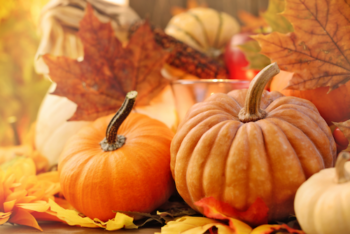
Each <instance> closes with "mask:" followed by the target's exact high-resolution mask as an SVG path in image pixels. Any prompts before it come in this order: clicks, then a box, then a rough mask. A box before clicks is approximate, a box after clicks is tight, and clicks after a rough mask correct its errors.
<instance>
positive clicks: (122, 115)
mask: <svg viewBox="0 0 350 234" xmlns="http://www.w3.org/2000/svg"><path fill="white" fill-rule="evenodd" d="M136 97H137V92H136V91H131V92H128V93H127V94H126V97H125V100H124V102H123V104H122V106H121V107H120V109H119V110H118V111H117V113H116V114H115V115H114V117H113V118H112V120H111V122H109V124H108V127H107V130H106V138H104V139H103V140H102V141H101V142H100V145H101V148H102V150H104V151H113V150H116V149H119V148H120V147H122V146H123V145H124V144H125V141H126V137H125V136H123V135H118V134H117V133H118V129H119V127H120V125H121V124H122V123H123V122H124V120H125V119H126V118H127V117H128V116H129V114H130V112H131V111H132V108H133V107H134V104H135V99H136Z"/></svg>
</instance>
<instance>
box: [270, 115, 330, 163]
mask: <svg viewBox="0 0 350 234" xmlns="http://www.w3.org/2000/svg"><path fill="white" fill-rule="evenodd" d="M291 116H293V117H294V118H291ZM270 117H276V118H279V119H282V120H284V121H287V122H289V123H290V124H293V125H294V126H296V127H297V128H299V129H300V130H301V131H302V132H303V133H304V134H306V135H307V136H308V138H310V139H312V142H313V143H314V144H315V143H316V148H317V150H318V151H319V152H320V154H321V155H322V157H323V160H324V162H325V167H331V166H333V164H334V159H335V154H336V149H335V147H334V146H333V143H334V142H333V141H332V139H330V137H329V136H327V134H326V133H325V132H324V131H323V130H322V129H321V128H320V127H319V124H318V122H315V121H314V120H313V119H312V118H310V117H309V116H308V115H306V114H304V113H302V112H299V111H297V110H293V109H280V110H277V111H275V112H274V113H273V115H270ZM315 125H316V126H315ZM315 132H317V133H315ZM321 138H322V139H323V140H322V141H321V140H320V139H321ZM325 142H326V143H325ZM334 144H335V143H334ZM327 146H328V147H327ZM329 156H331V157H332V158H329Z"/></svg>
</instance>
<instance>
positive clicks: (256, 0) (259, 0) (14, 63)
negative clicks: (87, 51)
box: [0, 0, 268, 146]
mask: <svg viewBox="0 0 350 234" xmlns="http://www.w3.org/2000/svg"><path fill="white" fill-rule="evenodd" d="M89 1H91V2H93V1H94V0H89ZM106 1H107V0H106ZM108 1H109V2H117V3H119V4H125V5H129V6H130V7H131V8H132V9H134V10H135V11H136V13H137V14H138V15H139V16H140V17H141V18H148V19H149V21H150V22H151V24H153V25H154V26H157V27H161V28H165V26H166V25H167V23H168V22H169V20H170V18H171V17H172V16H173V15H174V14H176V13H179V12H181V11H184V10H185V9H186V8H188V7H189V5H190V4H194V2H195V4H197V5H198V6H207V7H210V8H214V9H216V10H219V11H224V12H226V13H228V14H230V15H232V16H234V17H236V18H237V19H238V17H237V15H238V12H239V11H240V10H244V11H247V12H250V13H252V14H254V15H259V12H261V11H264V10H266V8H267V5H268V0H197V1H188V0H108ZM48 2H49V0H7V1H2V4H1V5H2V6H1V8H0V74H1V78H0V146H7V145H13V144H14V142H15V140H16V139H15V138H16V136H15V133H14V131H13V129H14V128H15V129H16V131H17V132H18V134H19V138H23V133H24V132H27V131H28V130H29V129H30V128H31V127H33V126H32V124H33V123H34V122H35V119H36V117H37V113H38V109H39V107H40V104H41V101H42V99H43V97H44V96H45V94H46V92H47V90H48V88H49V86H50V84H51V82H50V81H49V80H47V79H46V78H45V77H44V76H43V75H41V74H37V73H36V71H35V68H34V57H35V53H36V50H37V49H38V46H39V43H40V33H39V30H38V28H39V27H38V26H39V18H40V12H41V10H42V8H43V7H44V6H45V5H46V4H47V3H48ZM51 2H55V1H51ZM238 20H239V19H238ZM11 122H13V123H12V124H11Z"/></svg>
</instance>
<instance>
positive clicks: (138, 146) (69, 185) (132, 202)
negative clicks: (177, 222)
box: [58, 91, 175, 221]
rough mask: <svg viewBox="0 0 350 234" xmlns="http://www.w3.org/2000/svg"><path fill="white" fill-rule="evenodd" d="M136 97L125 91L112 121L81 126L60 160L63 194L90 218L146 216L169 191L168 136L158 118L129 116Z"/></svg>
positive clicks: (59, 167) (172, 182)
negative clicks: (125, 213) (118, 214)
mask: <svg viewBox="0 0 350 234" xmlns="http://www.w3.org/2000/svg"><path fill="white" fill-rule="evenodd" d="M136 95H137V92H136V91H132V92H129V93H128V94H127V98H126V99H125V102H124V104H123V105H122V107H121V109H120V110H119V111H118V112H117V114H116V115H115V116H114V117H113V116H107V117H102V118H99V119H97V120H96V121H95V122H93V123H92V124H90V125H88V126H86V127H84V128H82V129H81V130H80V131H79V132H78V133H77V134H76V135H74V136H73V137H71V138H70V140H69V141H68V143H67V144H66V146H65V148H64V150H63V153H62V154H61V156H60V159H59V164H58V171H59V175H60V184H61V189H62V193H63V194H64V196H65V197H66V199H67V200H68V201H69V203H70V204H72V206H73V207H74V208H75V209H77V210H78V211H80V212H81V213H83V214H84V215H86V216H88V217H90V218H98V219H100V220H102V221H107V220H108V219H111V218H114V216H115V213H113V211H135V212H151V211H153V210H154V209H156V208H157V207H158V206H160V205H161V204H162V203H164V202H165V201H167V199H168V198H169V197H170V195H171V194H172V192H173V191H174V187H175V186H174V181H173V179H172V177H171V172H170V166H169V164H170V143H171V140H172V138H173V133H172V131H171V130H170V129H169V128H168V127H167V126H166V125H165V124H163V123H162V122H160V121H158V120H155V119H151V118H150V117H148V116H146V115H142V114H137V113H130V112H131V110H132V107H133V104H134V102H135V98H136ZM129 113H130V114H129ZM106 129H107V132H106ZM117 133H118V135H117ZM105 136H106V138H104V137H105ZM102 140H103V141H102ZM100 144H101V145H100Z"/></svg>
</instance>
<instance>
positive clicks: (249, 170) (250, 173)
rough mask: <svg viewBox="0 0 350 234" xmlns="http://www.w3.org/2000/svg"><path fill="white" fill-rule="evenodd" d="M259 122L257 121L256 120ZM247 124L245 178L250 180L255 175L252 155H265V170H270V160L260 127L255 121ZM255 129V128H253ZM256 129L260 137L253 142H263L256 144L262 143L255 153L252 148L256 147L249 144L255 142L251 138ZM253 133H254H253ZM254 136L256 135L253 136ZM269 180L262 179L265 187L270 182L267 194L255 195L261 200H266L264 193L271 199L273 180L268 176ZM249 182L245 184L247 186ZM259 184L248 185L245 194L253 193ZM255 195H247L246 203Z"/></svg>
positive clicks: (253, 199) (252, 199) (254, 198)
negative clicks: (247, 161)
mask: <svg viewBox="0 0 350 234" xmlns="http://www.w3.org/2000/svg"><path fill="white" fill-rule="evenodd" d="M258 122H259V121H258ZM246 125H247V138H248V143H249V146H248V148H249V151H248V152H249V154H248V155H249V163H248V168H247V178H248V181H252V180H254V178H255V177H256V175H254V173H255V172H254V171H253V170H252V166H253V165H255V164H256V163H257V162H256V159H254V156H256V155H258V156H259V158H261V157H262V156H265V158H264V159H263V160H265V161H266V165H267V170H266V171H271V162H270V158H269V157H268V153H267V150H266V146H265V139H264V137H263V129H262V128H261V127H260V125H259V124H257V123H256V122H249V123H246ZM254 129H255V130H254ZM256 131H259V134H258V135H259V136H258V137H257V138H260V139H256V140H255V142H258V141H259V140H263V144H258V145H262V146H261V149H257V150H255V151H258V152H259V153H258V154H257V153H256V152H254V149H255V148H256V146H255V147H254V145H252V146H251V143H255V142H254V140H251V139H253V137H254V135H255V134H256ZM254 133H255V134H254ZM254 138H256V137H254ZM261 150H263V151H264V153H261ZM259 164H260V165H259V167H261V163H259ZM259 176H262V175H261V174H259ZM265 176H267V177H270V176H268V173H266V175H265ZM269 179H270V180H269V181H266V180H265V181H264V186H263V187H266V186H267V185H266V184H267V183H270V189H268V192H267V193H268V194H265V196H264V194H260V196H257V197H259V198H261V199H263V200H265V201H266V199H265V198H266V195H269V198H270V199H271V200H272V201H273V197H271V196H273V194H274V193H273V191H272V188H273V185H274V183H273V182H274V181H273V180H272V179H271V177H270V178H269ZM248 185H249V184H247V186H248ZM260 185H261V184H259V183H256V184H254V187H253V188H252V186H249V187H248V188H247V191H248V192H247V194H254V190H255V191H256V190H258V189H257V187H259V186H260ZM257 197H253V196H247V202H246V204H250V205H251V204H253V203H254V202H255V201H256V199H257ZM245 209H248V207H246V208H245Z"/></svg>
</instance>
